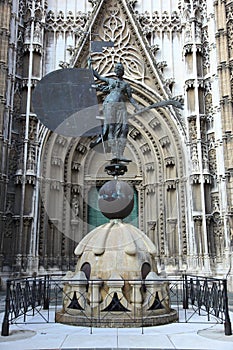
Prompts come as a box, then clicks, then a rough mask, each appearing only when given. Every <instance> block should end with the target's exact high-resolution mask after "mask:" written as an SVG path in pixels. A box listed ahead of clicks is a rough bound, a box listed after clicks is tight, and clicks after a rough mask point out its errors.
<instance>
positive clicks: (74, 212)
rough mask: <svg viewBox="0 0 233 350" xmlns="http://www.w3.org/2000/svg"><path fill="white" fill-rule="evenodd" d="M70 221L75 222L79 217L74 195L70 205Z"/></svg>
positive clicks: (77, 204) (76, 199) (76, 197)
mask: <svg viewBox="0 0 233 350" xmlns="http://www.w3.org/2000/svg"><path fill="white" fill-rule="evenodd" d="M71 209H72V211H71V213H72V214H71V219H72V220H77V219H78V217H79V199H78V196H77V195H76V194H74V196H73V199H72V203H71Z"/></svg>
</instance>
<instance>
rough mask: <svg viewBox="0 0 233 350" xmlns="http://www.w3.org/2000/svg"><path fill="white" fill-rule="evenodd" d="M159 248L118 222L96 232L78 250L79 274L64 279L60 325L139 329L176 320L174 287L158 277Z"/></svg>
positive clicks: (134, 229)
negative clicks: (171, 292) (156, 258)
mask: <svg viewBox="0 0 233 350" xmlns="http://www.w3.org/2000/svg"><path fill="white" fill-rule="evenodd" d="M156 253H157V252H156V249H155V246H154V244H153V243H152V241H151V240H150V239H149V238H148V237H147V236H146V235H145V234H144V233H143V232H142V231H140V230H139V229H138V228H136V227H134V226H133V225H131V224H126V223H123V222H122V221H121V220H119V219H114V220H110V222H109V223H107V224H104V225H101V226H99V227H97V228H95V229H94V230H92V231H91V232H90V233H89V234H88V235H87V236H85V237H84V238H83V240H82V241H81V242H80V243H79V244H78V246H77V247H76V249H75V254H76V255H77V257H78V261H77V266H76V271H75V272H71V271H68V272H67V274H66V276H65V277H64V285H63V308H62V310H60V311H59V312H57V313H56V322H60V323H67V324H73V325H76V326H96V327H140V326H154V325H161V324H167V323H170V322H174V321H176V320H177V312H176V311H175V310H174V309H171V307H170V297H169V284H168V282H167V281H166V279H164V278H161V277H160V276H159V275H158V272H157V267H156V263H155V257H156V255H157V254H156Z"/></svg>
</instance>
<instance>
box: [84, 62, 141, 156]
mask: <svg viewBox="0 0 233 350" xmlns="http://www.w3.org/2000/svg"><path fill="white" fill-rule="evenodd" d="M93 74H94V76H95V77H96V78H97V79H98V80H100V81H103V82H104V83H105V84H97V85H95V88H96V90H99V91H103V92H107V93H108V95H107V96H106V98H105V100H104V102H103V114H104V126H103V132H102V135H101V136H99V137H98V138H97V139H96V141H94V142H92V143H91V148H93V147H94V146H95V145H97V144H99V143H100V142H102V141H106V140H107V141H108V146H109V147H110V148H111V152H112V154H113V158H117V159H122V158H123V153H124V149H125V145H126V141H127V135H128V130H129V126H128V113H127V108H126V102H127V100H128V101H129V102H130V103H131V104H132V105H133V106H134V107H135V110H136V111H138V110H139V109H140V108H139V106H138V104H137V102H136V101H135V100H134V98H133V97H132V92H131V87H130V85H129V84H128V83H127V82H126V81H124V80H123V75H124V67H123V65H122V63H117V64H116V65H115V74H116V77H117V78H116V79H114V78H107V77H103V76H101V75H99V73H98V72H97V71H96V70H93Z"/></svg>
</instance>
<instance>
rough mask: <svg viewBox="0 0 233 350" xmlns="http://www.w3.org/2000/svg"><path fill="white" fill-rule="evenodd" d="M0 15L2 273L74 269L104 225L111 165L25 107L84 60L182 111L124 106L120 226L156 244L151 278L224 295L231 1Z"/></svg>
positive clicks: (108, 4)
mask: <svg viewBox="0 0 233 350" xmlns="http://www.w3.org/2000/svg"><path fill="white" fill-rule="evenodd" d="M0 14H1V15H0V28H1V31H0V42H1V45H0V68H1V69H0V97H1V99H0V165H1V166H0V193H1V197H0V274H1V276H2V277H3V278H5V277H8V276H15V275H20V274H24V275H27V274H32V273H47V272H48V273H53V272H57V271H59V272H60V271H67V269H68V270H72V269H73V268H74V267H75V263H76V261H75V256H74V249H75V247H76V246H77V244H78V242H80V240H81V239H82V238H83V237H84V236H85V235H86V234H87V233H88V232H89V231H90V230H91V229H92V228H94V227H96V226H98V225H100V224H102V223H103V222H104V220H105V219H104V217H102V216H101V214H100V212H99V210H98V206H97V197H98V189H99V188H100V187H101V186H102V185H103V184H104V183H105V182H106V181H108V180H110V178H109V176H108V175H107V174H106V172H105V165H106V164H107V162H108V160H109V157H110V156H109V155H108V154H106V153H105V152H104V150H103V151H102V152H101V151H98V152H97V151H95V150H94V149H91V148H90V144H91V142H92V141H93V138H94V136H87V137H84V136H78V135H77V137H66V136H63V135H61V134H59V133H54V132H51V131H50V130H49V129H48V128H46V127H45V126H44V125H43V124H42V123H41V122H40V121H39V120H38V117H37V115H36V113H35V110H34V108H33V104H32V102H31V101H32V95H33V92H34V90H35V88H36V86H37V84H38V83H39V81H40V80H41V79H42V78H43V77H44V76H45V75H47V74H49V73H51V72H53V71H56V70H59V69H64V70H65V69H67V68H88V59H89V58H91V60H92V64H93V67H94V68H95V69H97V70H98V72H99V73H100V74H101V75H104V76H107V77H111V76H113V74H112V72H113V71H114V65H115V63H116V62H121V63H122V64H123V66H124V69H125V72H124V79H125V80H126V81H127V82H128V83H129V84H130V86H131V88H132V92H133V97H134V99H135V100H136V101H137V103H138V105H139V106H140V107H141V108H145V107H148V106H150V105H151V104H154V103H157V102H159V101H162V100H168V99H171V98H177V99H179V100H181V99H182V100H183V101H184V108H183V110H180V109H177V108H176V107H174V106H166V107H161V108H154V109H150V110H147V111H145V112H144V113H142V114H140V115H134V110H133V106H130V105H129V106H128V114H129V134H128V140H127V146H126V150H125V155H126V157H127V158H129V159H131V160H132V162H131V163H130V164H129V167H128V171H127V173H126V174H125V175H124V178H122V179H124V180H125V181H127V182H128V183H130V184H131V186H132V187H133V189H134V200H135V205H134V210H133V213H132V215H131V216H130V217H129V218H128V221H129V222H131V223H132V224H133V225H135V226H137V227H138V228H139V229H140V230H142V231H143V232H145V233H146V234H147V235H148V237H149V238H150V239H151V240H152V241H153V242H154V244H155V246H156V249H157V257H156V262H157V266H158V268H159V271H163V272H165V273H167V275H178V274H180V273H182V272H184V271H186V272H189V273H193V274H198V275H208V276H215V277H226V276H227V277H228V278H229V281H230V285H231V288H233V270H232V238H233V111H232V98H233V32H232V28H233V1H231V0H202V1H200V0H166V1H165V0H117V1H116V0H69V1H68V0H66V1H65V0H64V1H58V0H1V1H0ZM96 41H97V42H100V43H101V42H104V41H105V42H106V41H111V42H113V43H114V46H106V47H103V48H102V49H101V50H93V49H92V45H91V44H92V43H93V42H96ZM100 45H101V44H100ZM97 46H98V45H97ZM61 96H62V95H61ZM97 98H98V101H99V105H100V108H101V105H102V102H103V94H101V93H98V96H97ZM59 104H61V105H62V99H61V101H59ZM97 244H98V242H97Z"/></svg>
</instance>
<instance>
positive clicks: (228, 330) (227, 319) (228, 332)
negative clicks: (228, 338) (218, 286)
mask: <svg viewBox="0 0 233 350" xmlns="http://www.w3.org/2000/svg"><path fill="white" fill-rule="evenodd" d="M223 293H224V314H225V322H224V329H225V335H232V329H231V320H230V315H229V308H228V295H227V280H226V279H224V280H223Z"/></svg>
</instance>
